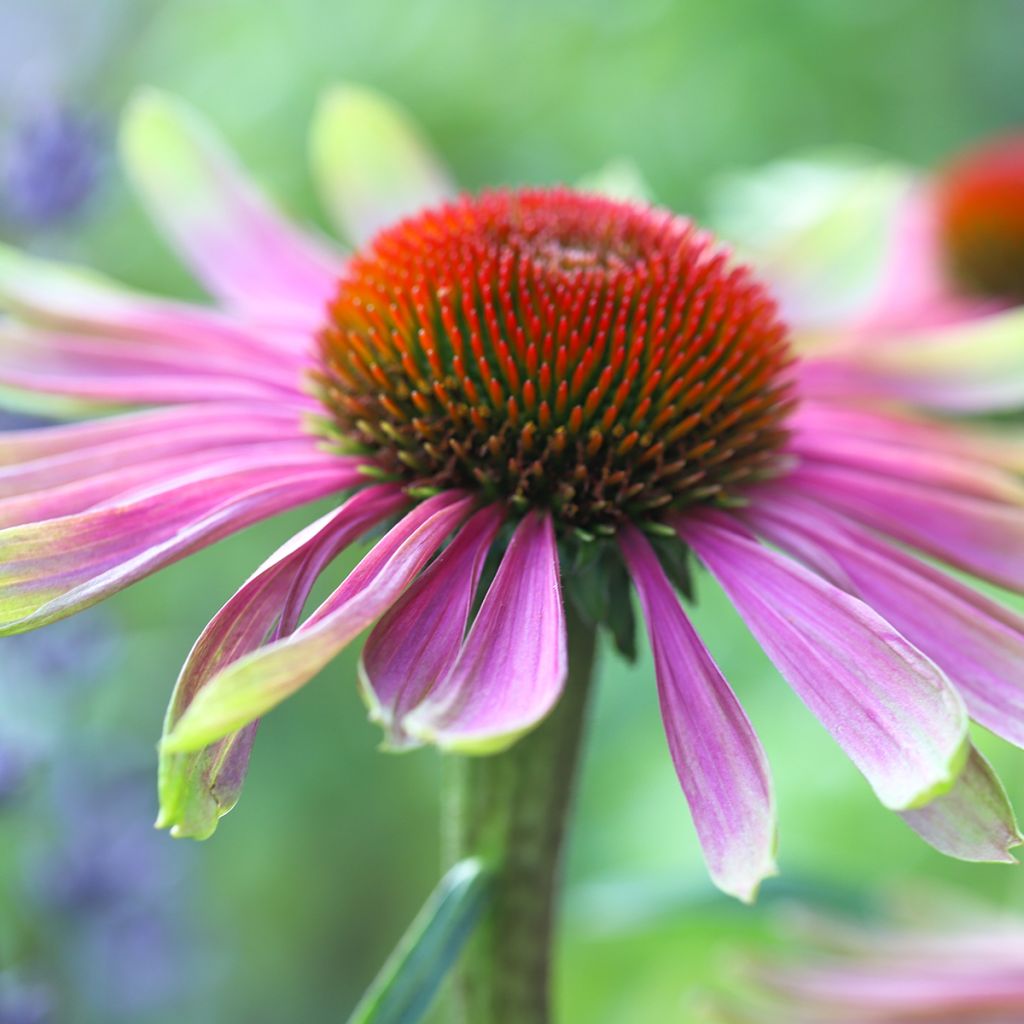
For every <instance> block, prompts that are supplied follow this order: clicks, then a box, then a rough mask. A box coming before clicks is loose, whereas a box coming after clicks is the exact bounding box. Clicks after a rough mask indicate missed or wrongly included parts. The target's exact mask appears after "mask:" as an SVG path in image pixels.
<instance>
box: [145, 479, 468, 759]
mask: <svg viewBox="0 0 1024 1024" xmlns="http://www.w3.org/2000/svg"><path fill="white" fill-rule="evenodd" d="M473 501H474V499H473V498H472V497H469V496H466V495H463V494H461V493H460V492H457V491H450V492H445V493H443V494H439V495H437V496H435V497H433V498H428V499H427V500H426V501H424V502H422V503H421V504H419V505H417V506H416V507H415V508H413V509H412V510H411V511H410V512H409V513H408V514H407V515H406V516H405V518H403V519H402V520H401V522H399V523H398V525H397V526H395V527H393V528H392V529H391V530H390V531H389V532H388V533H387V534H386V535H385V536H384V538H383V539H382V540H381V541H379V542H378V543H377V545H376V546H375V547H374V548H373V550H372V551H371V552H370V553H369V554H368V555H367V556H366V557H365V558H364V559H363V560H362V561H361V562H360V563H359V564H358V565H357V566H356V567H355V569H353V570H352V572H351V573H350V574H349V576H348V578H347V579H346V580H345V581H344V583H342V584H341V586H340V587H338V589H337V590H335V591H334V593H333V594H332V595H331V596H330V597H329V598H327V600H326V601H324V603H323V604H322V605H320V607H319V608H318V609H317V610H316V611H315V612H314V613H313V614H312V615H310V617H309V618H308V619H307V620H306V621H305V622H304V623H303V624H302V625H301V626H299V627H298V629H296V630H295V631H294V632H293V633H292V634H291V635H290V636H287V637H282V638H281V639H279V640H277V641H275V642H273V643H271V644H268V645H267V646H265V647H261V648H260V649H259V650H256V651H253V652H251V653H250V654H248V655H246V656H245V657H243V658H240V659H239V660H238V661H234V662H232V663H231V664H230V665H228V666H227V667H226V668H224V669H222V670H221V671H220V672H219V673H218V674H217V675H215V676H214V677H213V678H212V679H210V680H208V681H207V683H206V685H205V687H204V688H203V689H202V691H200V692H199V693H198V694H197V695H196V697H195V698H194V700H193V701H192V703H191V705H190V706H189V707H188V709H187V710H186V712H185V714H184V715H183V716H182V717H181V719H180V720H179V721H178V723H177V725H176V726H175V727H174V729H173V730H172V731H171V732H170V734H169V735H168V736H167V737H166V738H165V739H164V742H163V749H164V751H165V752H180V751H189V750H197V749H199V748H201V747H204V746H206V745H208V744H210V743H212V742H214V741H215V740H218V739H220V738H221V737H222V736H225V735H227V734H228V733H230V732H232V731H234V730H236V729H240V728H241V727H242V726H245V725H247V724H248V723H249V722H251V721H253V720H254V719H256V718H258V717H259V716H260V715H262V714H264V713H265V712H266V711H268V710H269V709H270V708H272V707H274V706H275V705H277V704H279V703H280V702H281V701H282V700H284V699H285V698H286V697H288V696H290V695H291V694H292V693H294V692H295V691H296V690H297V689H299V687H301V686H302V685H303V684H305V683H306V682H308V681H309V680H310V679H312V678H313V676H315V675H316V674H317V672H319V671H320V669H322V668H323V667H324V666H325V665H326V664H327V663H328V662H329V661H330V660H331V659H332V658H333V657H334V656H335V655H336V654H338V652H339V651H341V650H342V649H343V648H344V647H345V646H346V645H347V644H348V643H349V642H351V641H352V640H353V639H354V638H355V637H356V636H358V635H359V633H361V632H362V631H363V630H364V629H365V628H366V627H367V626H369V625H370V624H371V623H372V622H373V621H374V620H375V619H378V618H379V617H380V616H381V615H382V614H383V613H384V612H385V611H387V609H388V608H390V607H391V605H393V604H394V603H395V601H396V600H397V599H398V598H399V596H400V595H401V593H402V591H403V590H405V588H406V587H407V586H408V585H409V583H411V582H412V580H413V579H415V577H416V576H417V575H418V574H419V572H420V570H421V569H422V568H423V567H424V565H425V564H426V563H427V561H428V560H429V559H430V557H431V556H432V555H433V554H434V552H435V551H436V550H437V549H438V547H439V546H440V545H441V543H442V542H443V541H444V539H445V538H446V537H447V536H448V534H450V533H451V531H452V530H453V529H454V528H455V527H456V526H457V525H458V524H459V522H460V521H461V520H462V519H463V518H465V515H466V513H467V512H468V511H469V508H470V506H471V505H472V503H473Z"/></svg>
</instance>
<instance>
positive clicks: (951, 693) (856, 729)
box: [676, 510, 967, 810]
mask: <svg viewBox="0 0 1024 1024" xmlns="http://www.w3.org/2000/svg"><path fill="white" fill-rule="evenodd" d="M676 525H677V529H678V531H679V534H680V536H681V537H682V539H683V541H684V542H685V543H686V544H688V545H689V546H690V547H691V548H692V549H693V550H694V552H695V553H696V554H697V556H698V557H699V558H700V560H701V561H702V562H703V563H704V564H705V565H706V566H707V567H708V569H709V570H710V571H711V573H712V575H714V576H715V577H716V578H717V580H718V582H719V583H720V584H721V585H722V588H723V589H724V590H725V592H726V593H727V594H728V595H729V597H730V598H731V600H732V602H733V604H734V605H735V606H736V608H737V610H738V611H739V612H740V615H741V616H742V617H743V618H744V620H745V621H746V623H747V625H748V626H749V627H750V630H751V632H752V633H753V634H754V635H755V636H756V637H757V639H758V641H759V642H760V644H761V646H762V648H764V650H765V652H766V653H767V654H768V656H769V657H770V658H771V659H772V661H774V662H775V664H776V666H777V667H778V669H779V671H780V672H781V673H782V675H783V676H784V677H785V678H786V680H787V681H788V682H789V683H790V685H791V686H792V687H793V688H794V689H795V690H796V692H797V694H798V695H799V696H800V698H801V699H802V700H803V701H804V703H805V704H806V705H807V706H808V707H809V708H810V710H811V711H812V712H813V713H814V714H815V716H816V717H817V718H818V719H819V721H821V723H822V724H823V725H824V726H825V727H826V728H827V729H828V730H829V732H830V733H832V735H833V737H834V738H835V740H836V742H837V743H839V744H840V746H842V748H843V749H844V750H845V751H846V753H847V755H848V756H849V757H850V759H851V760H852V761H853V762H854V764H855V765H857V767H858V768H859V769H860V770H861V772H863V774H864V775H865V777H866V778H867V779H868V781H869V782H870V783H871V785H872V787H873V788H874V790H875V793H876V794H877V795H878V798H879V799H880V800H881V801H882V803H883V804H885V806H887V807H890V808H893V809H895V810H905V809H907V808H911V807H915V806H918V805H920V804H923V803H927V802H928V801H929V800H931V799H934V797H936V796H937V795H939V794H940V793H943V792H945V791H946V790H948V789H949V788H950V787H951V785H952V784H953V782H954V781H955V780H956V778H957V776H958V774H959V772H960V769H961V767H962V765H963V762H964V758H965V757H966V752H967V746H966V742H967V739H966V738H967V714H966V711H965V709H964V707H963V702H962V701H961V700H960V698H959V696H958V694H957V692H956V690H955V689H954V688H953V687H952V686H951V685H950V683H949V680H948V679H947V678H946V677H945V675H943V673H942V672H941V671H940V670H939V669H938V668H937V667H936V666H935V665H934V664H933V663H932V662H931V661H929V660H928V659H927V658H926V657H925V656H924V655H923V654H921V652H920V651H918V650H917V649H916V648H915V647H913V646H912V645H911V644H910V643H909V642H908V641H907V640H906V639H905V638H904V637H903V636H901V635H900V634H899V633H898V632H897V631H896V630H895V629H894V628H893V627H892V625H891V624H890V623H888V622H886V621H885V619H883V618H882V617H881V616H879V615H878V614H877V613H876V612H874V611H873V610H872V609H871V608H869V607H868V606H867V605H866V604H864V603H863V602H862V601H860V600H858V599H857V598H855V597H853V596H851V595H850V594H848V593H846V592H844V591H843V590H840V589H839V588H838V587H835V586H833V585H832V584H831V583H828V582H827V581H826V580H824V579H822V578H820V577H819V576H816V575H815V574H814V573H811V572H810V571H808V570H807V569H805V568H803V566H800V565H797V564H795V563H793V562H791V561H790V560H789V559H787V558H783V557H781V556H780V555H778V554H776V553H774V552H772V551H769V550H767V549H766V548H764V547H762V546H761V545H760V544H758V542H757V541H756V540H755V539H754V538H753V537H752V536H750V535H749V534H748V533H747V532H746V531H744V530H743V529H742V528H741V527H739V526H738V525H737V524H736V523H735V521H733V520H732V519H731V518H730V517H729V516H727V515H725V514H724V513H721V512H717V511H714V510H707V511H702V512H694V513H691V514H689V515H686V516H681V517H680V518H679V520H678V521H677V524H676Z"/></svg>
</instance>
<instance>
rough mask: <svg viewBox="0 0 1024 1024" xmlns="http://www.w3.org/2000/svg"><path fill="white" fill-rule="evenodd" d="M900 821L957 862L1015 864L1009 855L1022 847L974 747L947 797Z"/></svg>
mask: <svg viewBox="0 0 1024 1024" xmlns="http://www.w3.org/2000/svg"><path fill="white" fill-rule="evenodd" d="M900 817H901V818H902V819H903V820H904V821H905V822H906V823H907V824H908V825H909V826H910V827H911V828H912V829H913V830H914V831H915V832H916V833H917V834H918V835H919V836H921V837H922V838H923V839H924V840H926V841H927V842H929V843H931V845H932V846H934V847H935V849H936V850H939V851H940V852H941V853H945V854H947V855H948V856H950V857H958V858H959V859H960V860H968V861H981V862H986V863H1003V864H1016V863H1017V860H1016V858H1015V857H1014V856H1013V854H1012V853H1010V850H1012V849H1013V848H1015V847H1017V846H1020V845H1021V844H1022V843H1024V837H1022V836H1021V834H1020V832H1019V831H1018V829H1017V821H1016V819H1015V818H1014V815H1013V808H1012V807H1011V806H1010V801H1009V800H1008V799H1007V797H1006V790H1004V789H1003V786H1002V783H1001V782H1000V781H999V778H998V777H997V775H996V773H995V772H994V771H993V770H992V768H991V766H990V765H989V763H988V761H986V760H985V758H984V757H982V756H981V754H979V753H978V751H977V750H976V749H975V748H974V747H971V752H970V754H969V755H968V758H967V764H965V765H964V770H963V771H962V772H961V773H960V777H959V778H958V779H957V780H956V784H955V785H954V786H953V788H952V789H951V790H950V791H949V792H948V793H943V794H942V796H939V797H936V798H935V799H934V800H933V801H932V802H931V803H928V804H925V805H924V807H919V808H918V809H917V810H913V811H902V812H901V813H900Z"/></svg>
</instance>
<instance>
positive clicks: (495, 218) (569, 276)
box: [317, 189, 791, 532]
mask: <svg viewBox="0 0 1024 1024" xmlns="http://www.w3.org/2000/svg"><path fill="white" fill-rule="evenodd" d="M320 345H321V353H322V366H321V369H320V371H319V372H318V374H317V382H318V386H319V388H320V391H321V394H322V397H323V400H324V402H325V404H326V405H327V407H328V408H329V409H330V411H331V412H332V413H333V416H334V418H335V420H336V422H337V426H338V427H339V428H340V430H341V432H342V433H343V434H345V435H347V436H348V437H349V438H350V439H352V440H353V441H354V442H356V443H357V444H358V445H360V446H362V447H363V448H365V449H366V450H368V451H370V452H372V453H373V455H374V456H375V457H376V460H377V462H378V463H380V464H382V465H383V466H384V467H385V469H387V470H389V471H391V472H393V473H395V474H396V475H398V476H400V477H402V478H404V479H406V480H408V481H409V482H410V483H412V484H415V485H417V486H422V487H449V486H458V487H473V488H477V489H479V490H482V491H483V492H484V493H485V494H486V495H487V496H488V497H492V498H503V499H505V500H507V501H509V502H510V503H511V505H512V506H513V507H514V508H527V507H537V506H539V507H544V508H549V509H551V510H552V511H553V512H554V513H555V515H556V517H557V518H558V519H559V520H560V521H561V522H562V523H563V524H569V525H573V526H579V527H581V528H584V529H596V530H599V531H602V532H607V531H610V530H613V529H614V528H615V526H616V524H617V523H619V522H621V521H622V520H623V519H626V518H628V519H631V520H640V521H643V520H647V519H653V518H658V517H659V516H660V514H661V513H663V512H664V511H665V510H667V509H670V508H678V507H681V506H683V505H686V504H688V503H692V502H695V501H715V500H728V499H730V498H731V497H732V496H733V495H734V493H735V489H736V488H737V487H739V486H740V485H742V484H744V483H747V482H750V481H751V480H754V479H757V478H760V477H763V476H765V475H769V474H771V473H772V472H773V471H775V469H776V467H777V462H778V454H777V453H778V449H779V446H780V444H781V443H782V441H783V439H784V436H785V431H784V419H785V415H786V412H787V410H788V409H789V407H790V406H791V400H790V389H789V384H788V381H787V379H786V374H785V370H786V367H787V365H788V362H789V351H788V345H787V342H786V335H785V330H784V328H783V326H782V325H781V323H780V322H779V320H778V318H777V314H776V308H775V305H774V303H773V302H772V300H771V299H770V298H769V297H768V295H767V294H766V292H765V291H764V289H763V288H762V287H761V286H760V285H759V284H758V283H757V282H756V281H755V280H754V279H753V278H752V277H751V275H750V274H749V273H748V271H747V270H746V269H745V268H743V267H739V266H735V265H733V264H731V263H730V261H729V258H728V254H727V253H725V252H724V251H722V250H720V249H718V248H716V247H715V246H714V245H713V244H712V243H711V241H710V240H709V239H708V238H707V237H706V236H705V235H703V234H702V233H700V232H699V231H697V230H696V229H695V228H694V227H693V226H692V225H691V224H690V223H689V221H686V220H683V219H681V218H678V217H675V216H672V215H671V214H668V213H665V212H662V211H657V210H652V209H648V208H646V207H642V206H638V205H632V204H628V203H621V202H613V201H611V200H608V199H604V198H600V197H597V196H593V195H581V194H578V193H575V192H572V191H569V190H566V189H560V190H549V191H515V192H490V193H486V194H484V195H482V196H480V197H477V198H463V199H461V200H458V201H456V202H453V203H451V204H448V205H446V206H442V207H439V208H435V209H430V210H427V211H425V212H423V213H421V214H419V215H417V216H415V217H412V218H410V219H408V220H405V221H403V222H401V223H399V224H397V225H395V226H393V227H391V228H389V229H387V230H385V231H384V232H382V233H381V234H380V235H378V236H377V237H376V239H374V241H373V242H372V243H371V244H370V245H369V247H368V248H367V249H366V250H364V251H363V252H361V253H360V254H358V255H356V256H355V257H354V258H353V259H352V260H351V262H350V263H349V264H348V266H347V268H346V271H345V274H344V276H343V278H342V280H341V281H340V282H339V285H338V290H337V294H336V296H335V298H334V300H333V302H332V303H331V304H330V319H329V323H328V324H327V326H326V327H325V328H324V329H323V331H322V332H321V336H320Z"/></svg>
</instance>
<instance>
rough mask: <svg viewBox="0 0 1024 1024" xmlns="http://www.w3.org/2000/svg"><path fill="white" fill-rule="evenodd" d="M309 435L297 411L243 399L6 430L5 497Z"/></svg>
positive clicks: (1, 476) (0, 487)
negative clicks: (195, 454)
mask: <svg viewBox="0 0 1024 1024" xmlns="http://www.w3.org/2000/svg"><path fill="white" fill-rule="evenodd" d="M305 436H306V435H305V434H304V431H303V428H302V426H301V425H300V419H299V416H298V414H297V412H296V411H294V410H289V409H288V408H277V407H274V406H268V405H266V404H264V403H243V402H218V403H204V404H200V405H180V406H174V407H171V408H168V409H154V410H147V411H145V412H135V413H124V414H122V415H119V416H111V417H108V418H106V419H98V420H94V421H92V422H89V423H76V424H71V425H61V426H55V427H39V428H32V429H28V430H16V431H10V432H7V433H3V434H0V437H2V439H3V443H2V444H0V499H2V498H7V497H11V496H12V495H18V494H28V493H31V492H33V491H38V490H42V489H44V488H50V487H56V486H60V485H62V484H67V483H71V482H74V481H77V480H84V479H86V478H88V477H91V476H94V475H96V474H98V473H104V472H109V471H110V470H115V469H125V468H126V467H129V466H134V465H138V464H140V463H145V462H151V461H153V460H155V459H161V458H167V457H170V456H176V455H185V454H190V453H193V452H202V451H204V450H209V449H220V448H228V447H232V446H244V445H247V444H260V443H263V442H268V441H278V440H280V441H299V440H302V439H303V438H304V437H305Z"/></svg>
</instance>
